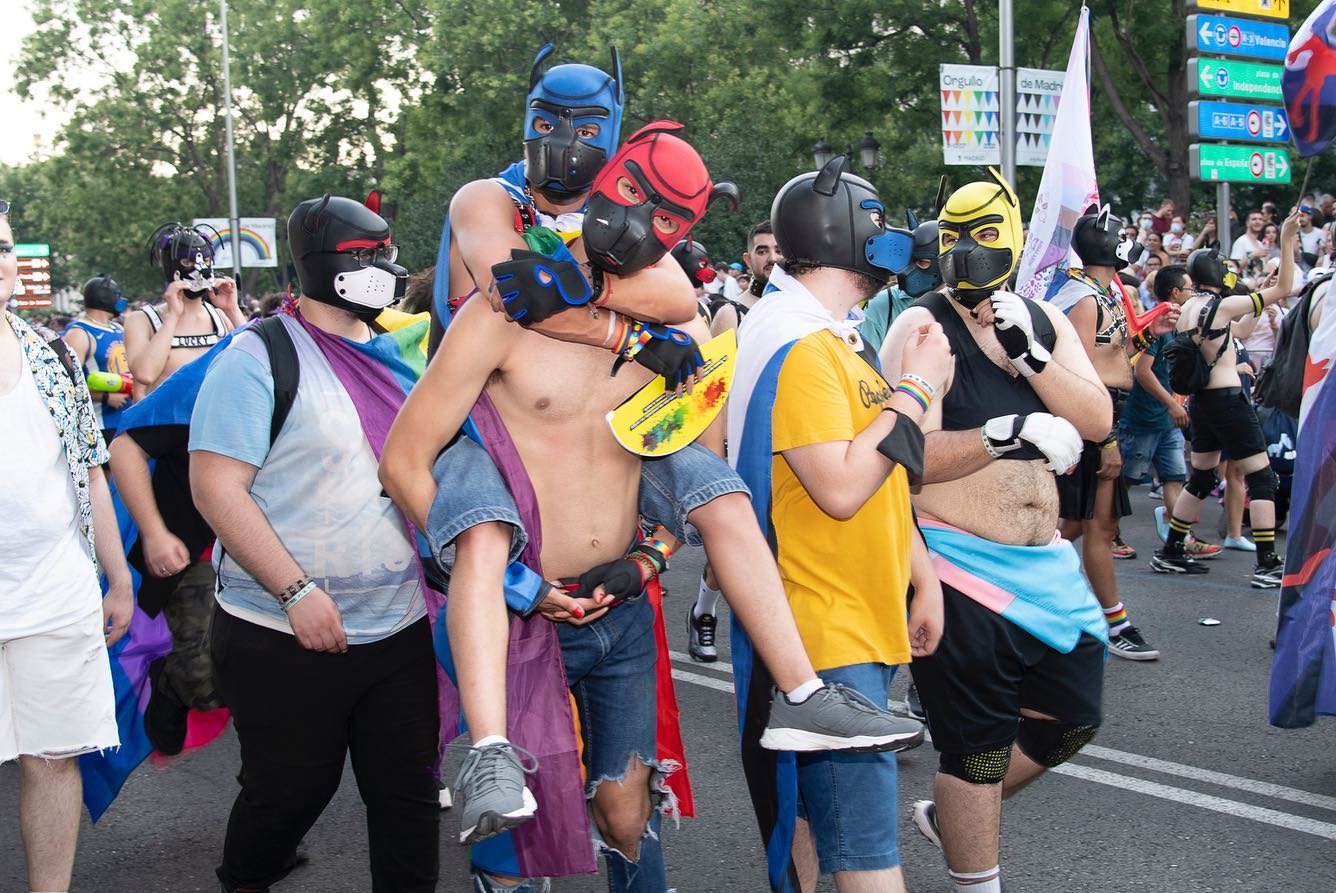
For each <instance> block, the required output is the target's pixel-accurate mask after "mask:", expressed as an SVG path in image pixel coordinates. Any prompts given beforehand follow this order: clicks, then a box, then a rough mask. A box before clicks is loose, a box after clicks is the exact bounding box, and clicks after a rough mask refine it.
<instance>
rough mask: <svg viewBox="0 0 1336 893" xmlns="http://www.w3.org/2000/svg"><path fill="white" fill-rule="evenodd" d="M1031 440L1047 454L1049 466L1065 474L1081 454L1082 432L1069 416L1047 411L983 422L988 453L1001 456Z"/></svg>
mask: <svg viewBox="0 0 1336 893" xmlns="http://www.w3.org/2000/svg"><path fill="white" fill-rule="evenodd" d="M1022 441H1023V442H1024V443H1028V444H1030V445H1031V446H1033V447H1034V448H1035V449H1037V450H1039V452H1041V453H1043V454H1044V458H1045V459H1046V460H1047V463H1046V464H1047V466H1048V468H1049V470H1051V471H1053V472H1056V473H1057V474H1064V473H1066V471H1067V470H1068V469H1069V468H1071V467H1072V466H1073V465H1075V464H1076V463H1077V461H1078V460H1080V458H1081V450H1082V448H1083V446H1084V445H1083V444H1082V442H1081V435H1080V434H1079V433H1078V432H1077V430H1076V428H1074V427H1073V426H1072V423H1071V422H1069V421H1067V420H1066V419H1063V418H1059V417H1058V416H1055V415H1049V414H1048V413H1046V412H1032V413H1030V414H1028V415H1014V414H1013V415H1004V416H998V417H997V418H995V419H989V420H988V421H987V422H985V423H984V426H983V446H984V449H985V450H987V451H988V455H990V456H992V457H993V458H994V459H1001V458H1002V457H1003V456H1004V455H1006V454H1007V453H1010V452H1013V451H1015V450H1019V449H1021V447H1022V446H1023V445H1024V444H1023V443H1022Z"/></svg>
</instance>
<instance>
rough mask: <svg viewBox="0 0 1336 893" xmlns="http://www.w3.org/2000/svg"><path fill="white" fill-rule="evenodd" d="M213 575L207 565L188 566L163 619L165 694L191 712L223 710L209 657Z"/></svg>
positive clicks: (206, 562) (197, 562) (205, 562)
mask: <svg viewBox="0 0 1336 893" xmlns="http://www.w3.org/2000/svg"><path fill="white" fill-rule="evenodd" d="M213 590H214V573H213V566H212V565H211V564H210V563H209V562H208V561H196V562H195V563H194V564H192V565H191V566H190V567H189V568H188V569H187V570H186V573H185V576H183V577H182V578H181V582H180V583H178V584H177V585H176V591H175V592H173V593H172V595H171V597H170V598H168V599H167V606H166V607H165V608H164V609H163V616H165V617H166V618H167V628H168V629H170V630H171V632H172V651H171V653H170V654H168V655H167V659H166V661H165V663H164V666H163V671H162V683H163V687H164V688H165V689H167V691H166V692H165V693H166V694H168V695H170V696H171V697H173V698H174V699H176V700H177V701H180V702H181V704H183V705H184V706H186V707H191V708H193V709H195V710H216V709H217V708H219V707H221V706H223V699H222V696H221V695H219V694H218V688H217V686H216V685H215V684H214V678H213V660H212V659H211V658H210V657H209V618H211V617H212V616H213V606H214V597H213Z"/></svg>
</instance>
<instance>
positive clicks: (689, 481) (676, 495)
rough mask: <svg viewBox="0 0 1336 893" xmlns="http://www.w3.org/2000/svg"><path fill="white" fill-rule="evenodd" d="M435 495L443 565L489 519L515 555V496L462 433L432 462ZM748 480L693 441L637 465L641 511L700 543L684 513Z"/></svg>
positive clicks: (519, 536)
mask: <svg viewBox="0 0 1336 893" xmlns="http://www.w3.org/2000/svg"><path fill="white" fill-rule="evenodd" d="M432 477H433V478H434V479H435V481H436V496H435V498H434V499H433V500H432V503H431V510H430V512H428V514H427V529H426V530H425V531H423V533H424V535H425V536H426V537H427V542H428V544H429V545H430V546H431V552H432V556H433V557H434V558H435V559H436V560H437V561H438V562H440V564H441V566H442V567H444V568H445V569H446V571H447V573H448V572H449V570H450V569H451V567H453V565H454V542H455V538H456V537H458V536H459V535H460V534H461V533H463V532H464V531H465V530H468V529H469V528H470V527H474V526H476V525H478V524H484V523H486V522H489V521H500V522H502V523H504V524H509V525H510V527H511V531H512V532H511V537H510V560H511V561H514V560H516V559H517V558H519V556H520V553H521V552H523V551H524V546H525V544H526V543H528V541H529V535H528V533H527V532H526V531H525V530H524V525H523V523H522V522H521V521H520V514H519V510H518V509H516V508H515V500H514V498H513V497H512V496H511V495H510V490H509V489H508V488H507V487H506V482H505V480H504V479H503V478H502V477H501V472H500V471H499V470H497V467H496V464H495V463H493V462H492V457H491V456H489V455H487V451H486V450H484V449H483V448H482V447H481V446H479V445H478V444H477V443H476V442H475V441H473V440H471V439H469V438H468V437H460V438H459V440H458V441H456V442H455V443H454V444H452V445H451V446H450V448H449V449H447V450H446V451H445V452H443V453H441V455H440V457H439V458H437V460H436V464H435V466H433V468H432ZM747 492H748V490H747V485H746V484H744V483H743V482H742V478H740V477H738V475H737V473H736V472H735V471H733V469H732V468H729V467H728V463H726V462H725V461H724V460H723V459H720V458H719V457H718V456H716V455H715V454H714V453H712V452H710V451H709V450H707V449H705V447H702V446H698V445H696V444H692V445H691V446H689V447H687V448H686V449H684V450H679V451H678V452H676V453H673V454H672V455H671V456H664V457H663V458H662V459H646V460H645V461H644V462H643V463H641V468H640V514H641V515H642V516H643V517H644V518H645V519H646V520H648V521H650V522H651V523H654V524H662V525H663V526H664V527H666V528H668V531H669V532H670V533H672V535H673V536H675V537H677V538H678V539H679V540H681V541H682V542H684V543H687V544H689V545H693V546H699V545H700V544H701V539H700V534H699V533H697V531H696V528H695V527H693V526H691V525H690V524H688V523H687V515H689V514H690V513H691V512H693V511H695V510H696V509H698V508H700V507H701V506H703V505H705V504H706V503H707V502H710V501H711V500H713V499H717V498H718V497H720V496H723V495H725V494H727V493H747Z"/></svg>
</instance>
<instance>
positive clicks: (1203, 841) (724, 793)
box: [0, 487, 1336, 893]
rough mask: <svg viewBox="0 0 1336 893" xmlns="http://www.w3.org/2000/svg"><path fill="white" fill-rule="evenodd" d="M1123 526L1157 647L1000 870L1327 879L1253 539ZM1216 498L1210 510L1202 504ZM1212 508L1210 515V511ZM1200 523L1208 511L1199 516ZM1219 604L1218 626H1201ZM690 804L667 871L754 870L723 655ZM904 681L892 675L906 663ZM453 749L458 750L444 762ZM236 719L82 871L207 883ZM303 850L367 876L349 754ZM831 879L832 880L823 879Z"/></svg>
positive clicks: (1281, 883) (922, 767)
mask: <svg viewBox="0 0 1336 893" xmlns="http://www.w3.org/2000/svg"><path fill="white" fill-rule="evenodd" d="M1133 502H1134V505H1135V508H1136V512H1137V514H1136V515H1135V516H1134V517H1133V518H1131V519H1128V522H1127V523H1125V524H1124V527H1123V533H1124V538H1125V539H1126V540H1127V541H1128V542H1129V543H1131V544H1132V545H1133V546H1134V547H1136V548H1137V549H1138V550H1140V552H1141V556H1140V557H1139V558H1138V559H1137V560H1136V561H1123V562H1118V572H1119V582H1120V585H1121V587H1122V595H1123V599H1124V601H1125V602H1126V603H1127V605H1128V606H1129V609H1130V610H1131V612H1132V618H1133V621H1134V622H1135V623H1137V624H1138V625H1139V626H1140V627H1141V629H1142V630H1143V632H1144V633H1145V634H1146V636H1147V637H1148V638H1149V639H1150V640H1151V641H1152V642H1153V643H1154V644H1156V645H1157V646H1158V647H1159V648H1160V649H1161V650H1162V652H1163V657H1162V658H1161V660H1159V661H1157V662H1154V663H1130V662H1127V661H1123V660H1120V659H1118V658H1111V659H1110V662H1109V665H1108V675H1107V682H1106V692H1107V697H1106V706H1105V710H1106V719H1105V725H1104V727H1103V729H1102V730H1101V731H1100V733H1099V735H1098V737H1097V738H1096V739H1095V742H1094V745H1092V746H1091V747H1089V748H1087V749H1086V750H1085V751H1084V752H1083V753H1082V754H1081V755H1079V756H1078V757H1077V758H1076V759H1075V760H1073V761H1072V762H1071V763H1069V764H1068V765H1066V766H1064V767H1062V768H1061V769H1060V770H1059V771H1058V772H1056V773H1052V774H1051V775H1050V777H1049V778H1047V779H1044V780H1041V781H1040V782H1039V783H1037V784H1036V785H1034V786H1033V787H1031V788H1030V789H1028V790H1026V791H1025V792H1024V793H1023V794H1022V795H1020V796H1019V797H1017V798H1016V799H1015V800H1013V801H1011V802H1009V803H1008V804H1007V805H1006V808H1005V810H1004V813H1003V856H1002V867H1003V878H1004V881H1005V883H1006V884H1007V889H1008V891H1009V893H1024V891H1069V890H1080V891H1083V893H1092V891H1119V893H1122V891H1155V893H1178V891H1182V893H1221V891H1230V893H1235V891H1239V893H1245V891H1246V893H1271V891H1322V893H1331V891H1336V748H1333V744H1336V725H1333V722H1332V721H1331V720H1326V721H1324V722H1321V723H1319V724H1318V725H1317V726H1316V727H1314V728H1312V729H1308V730H1303V731H1282V730H1279V729H1274V728H1271V727H1270V726H1268V725H1267V723H1266V691H1267V678H1268V675H1269V673H1270V667H1271V651H1270V650H1269V648H1268V647H1267V640H1268V638H1269V637H1270V635H1271V633H1272V630H1273V627H1274V617H1275V608H1276V596H1275V593H1274V591H1272V592H1261V591H1258V590H1254V589H1250V588H1249V587H1248V585H1247V580H1246V577H1247V574H1248V572H1249V571H1250V570H1251V560H1250V557H1249V556H1246V555H1243V554H1241V553H1227V554H1225V555H1223V556H1221V557H1220V558H1217V559H1215V560H1214V561H1213V562H1212V563H1211V573H1210V574H1209V575H1207V576H1204V577H1197V578H1192V579H1183V578H1179V577H1165V576H1159V575H1156V574H1152V573H1151V572H1150V570H1149V569H1148V568H1147V566H1146V558H1147V557H1148V556H1149V553H1150V551H1151V550H1152V549H1153V548H1154V546H1155V542H1156V541H1155V533H1154V527H1153V525H1152V524H1151V523H1150V506H1152V505H1155V504H1156V503H1151V502H1149V501H1148V500H1147V499H1146V496H1145V488H1144V487H1140V488H1136V489H1135V490H1134V493H1133ZM1211 511H1214V509H1213V508H1212V509H1211ZM1213 521H1214V517H1210V518H1208V522H1211V523H1213ZM1208 526H1211V524H1210V523H1208ZM700 562H701V555H700V554H699V553H696V554H690V553H687V554H683V555H681V556H680V557H679V558H678V559H677V560H675V561H674V568H673V570H672V572H671V574H670V578H669V586H670V588H671V590H672V597H671V598H670V599H669V600H668V603H667V604H668V635H669V639H670V641H671V644H672V647H673V648H674V649H676V650H677V651H678V652H685V651H686V636H685V615H686V612H687V610H688V608H689V606H690V604H691V597H692V595H694V592H695V587H696V578H697V575H698V574H699V569H700ZM1203 617H1214V618H1217V619H1219V620H1220V621H1221V623H1220V625H1219V626H1211V627H1206V626H1201V625H1199V624H1198V622H1197V621H1198V620H1199V619H1200V618H1203ZM675 666H676V668H677V670H678V673H677V675H678V697H679V699H680V703H681V707H682V717H683V723H684V726H685V732H686V742H687V749H688V756H689V759H690V762H691V768H692V773H693V777H694V779H695V783H696V797H697V805H698V811H699V813H700V815H699V817H698V818H696V819H694V820H689V821H684V822H683V823H682V825H681V827H680V828H679V829H676V830H674V829H672V828H671V827H669V829H668V830H667V831H666V834H665V840H666V846H667V855H668V865H669V873H670V880H671V882H672V884H673V885H674V886H675V887H676V889H677V890H679V891H681V893H701V891H723V890H729V891H732V890H747V891H763V890H764V889H765V883H764V874H763V871H762V861H761V852H760V846H759V842H758V841H759V838H758V836H757V832H756V828H755V824H754V820H753V818H752V814H751V810H750V806H749V804H748V801H747V795H746V790H745V785H744V783H743V780H742V775H741V771H740V765H739V761H738V757H737V747H736V745H737V742H736V731H735V729H736V726H735V720H734V706H733V700H732V697H731V695H730V694H729V689H730V687H731V681H730V676H729V673H728V666H727V663H726V662H720V663H717V664H713V665H698V664H693V663H691V661H690V660H689V659H687V658H686V657H685V655H684V654H680V655H679V657H678V658H677V660H676V661H675ZM896 692H897V696H899V695H901V694H902V693H903V681H902V680H897V684H896ZM459 758H460V755H459V753H457V752H456V753H452V759H451V761H450V767H449V772H450V773H451V777H452V776H453V768H454V766H455V765H457V763H458V760H459ZM935 766H936V757H935V754H934V753H933V752H932V750H931V747H930V746H929V745H925V746H924V747H922V748H920V749H918V750H915V751H911V752H909V753H907V754H905V755H904V756H903V757H902V759H901V761H900V769H901V776H900V813H901V821H900V829H901V849H902V854H903V860H904V866H905V873H906V877H907V879H908V882H909V887H910V889H911V890H915V891H942V890H946V889H948V885H947V882H946V879H945V870H944V866H943V863H942V859H941V856H940V854H939V853H938V851H937V850H935V849H933V848H932V847H931V846H930V845H928V844H927V843H926V842H925V841H924V840H923V839H922V838H921V837H920V836H919V835H918V834H917V832H915V831H914V830H913V827H912V825H911V824H910V823H909V822H908V820H907V816H908V809H909V806H910V804H911V803H912V802H913V801H914V800H915V799H918V798H920V797H924V796H928V795H929V794H930V791H931V785H932V774H933V771H934V769H935ZM237 767H238V756H237V746H236V739H235V737H234V736H233V735H232V734H231V733H230V732H229V733H228V734H227V735H226V736H225V737H224V738H223V739H221V740H220V741H219V742H217V743H215V744H214V745H213V746H211V747H210V748H208V749H206V750H205V751H203V752H199V753H195V754H192V755H190V756H188V757H186V758H183V759H181V760H178V761H176V762H175V763H174V764H172V765H171V766H170V767H168V768H166V769H156V768H153V767H150V766H144V767H141V768H140V770H139V771H138V772H137V773H136V774H135V775H134V776H133V777H132V778H131V779H130V781H129V782H128V784H127V785H126V787H125V790H124V791H123V792H122V794H121V796H120V799H119V800H118V801H117V802H116V803H115V804H114V805H113V807H112V808H111V810H110V811H109V812H108V814H107V815H106V816H105V817H104V818H103V820H102V821H101V822H100V823H99V825H98V826H97V827H96V828H93V827H91V826H89V825H88V824H87V822H86V821H85V826H84V829H83V832H82V836H81V839H80V847H79V857H78V864H77V866H76V871H75V882H74V887H73V889H75V890H81V891H93V890H96V891H105V893H122V891H124V893H158V891H163V893H178V891H194V890H208V891H212V890H216V889H217V885H216V883H214V881H213V867H214V865H215V864H216V862H217V859H218V855H219V848H220V846H221V842H222V835H223V830H224V827H225V824H226V818H227V812H228V808H229V806H230V804H231V801H232V798H233V796H234V795H235V792H236V782H235V781H234V776H235V774H236V770H237ZM17 796H18V791H17V772H16V770H15V768H14V767H13V766H5V767H0V804H3V807H0V808H3V810H4V814H5V815H6V816H7V817H11V818H7V820H5V821H0V891H9V890H26V889H27V888H26V886H25V885H24V881H23V878H24V874H23V859H22V849H21V846H20V841H19V834H18V829H17V823H16V821H14V819H13V818H12V817H13V816H15V815H16V812H15V810H16V808H17ZM456 822H457V819H456V818H454V817H452V816H451V814H450V813H446V814H445V815H444V816H443V833H442V843H441V859H442V868H443V871H442V881H441V885H440V889H441V890H442V891H449V893H465V891H467V890H468V889H469V887H468V881H467V859H466V856H465V851H464V850H462V849H461V848H459V847H458V846H456V845H455V844H454V843H453V842H451V838H452V837H453V836H454V832H455V830H456ZM307 850H308V854H309V856H310V858H311V862H310V864H309V865H308V866H307V867H305V868H303V869H302V870H301V871H300V872H298V873H296V874H294V875H292V877H291V878H290V879H289V880H287V881H286V882H284V883H283V884H282V885H280V886H279V887H278V888H276V890H281V891H283V893H289V891H292V893H296V891H311V893H315V891H320V893H361V891H369V890H370V889H371V884H370V878H369V874H368V871H367V863H366V833H365V829H364V812H363V809H362V807H361V804H360V802H359V800H358V799H357V789H356V785H355V784H354V783H353V779H352V777H351V773H349V774H348V776H347V777H345V780H344V785H343V787H342V789H341V790H340V791H339V794H338V795H337V796H336V798H335V799H334V801H333V803H332V804H331V805H330V807H329V809H328V810H326V812H325V815H324V816H323V817H322V818H321V820H320V822H319V823H318V824H317V825H316V826H315V828H314V829H313V831H312V832H311V834H310V835H309V836H308V838H307ZM553 889H554V890H556V891H559V893H595V891H602V890H605V889H606V884H605V882H604V881H603V880H602V879H601V878H593V877H589V878H566V879H561V880H558V881H556V882H555V883H554V884H553ZM820 889H822V890H833V889H834V886H833V884H831V883H830V882H829V880H828V879H827V880H823V882H822V885H821V887H820Z"/></svg>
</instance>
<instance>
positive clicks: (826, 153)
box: [812, 139, 835, 170]
mask: <svg viewBox="0 0 1336 893" xmlns="http://www.w3.org/2000/svg"><path fill="white" fill-rule="evenodd" d="M834 157H835V150H834V149H832V148H831V147H830V143H828V142H826V141H825V140H824V139H819V140H817V141H816V142H815V143H813V144H812V160H813V161H815V162H816V169H817V170H821V169H822V168H823V167H825V166H826V165H828V164H830V160H831V159H832V158H834Z"/></svg>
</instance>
